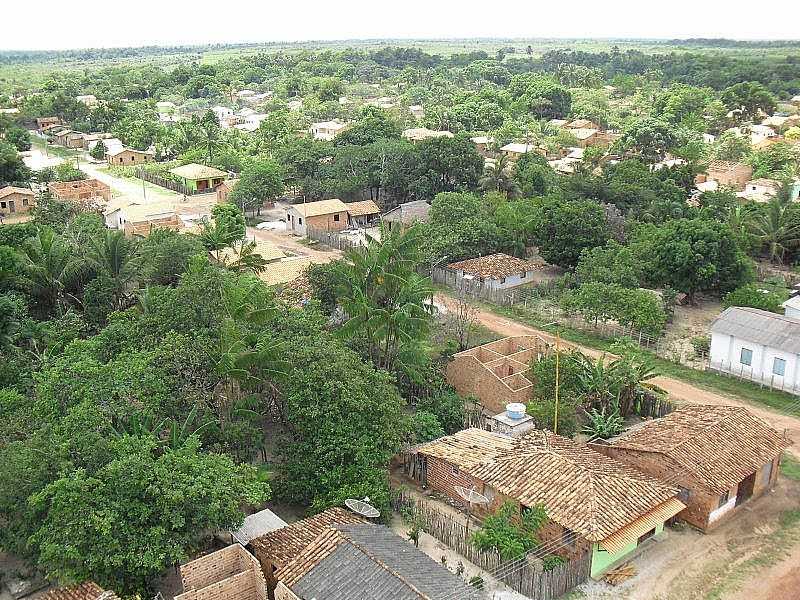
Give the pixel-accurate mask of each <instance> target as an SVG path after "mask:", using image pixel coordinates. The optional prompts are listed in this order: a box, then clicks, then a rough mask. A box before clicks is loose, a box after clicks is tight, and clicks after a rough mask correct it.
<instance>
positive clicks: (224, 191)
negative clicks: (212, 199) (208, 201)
mask: <svg viewBox="0 0 800 600" xmlns="http://www.w3.org/2000/svg"><path fill="white" fill-rule="evenodd" d="M238 182H239V180H238V179H226V180H225V181H223V182H222V183H220V184H219V185H218V186H217V202H218V203H221V202H227V201H228V196H229V195H230V193H231V192H232V191H233V188H235V187H236V184H237V183H238Z"/></svg>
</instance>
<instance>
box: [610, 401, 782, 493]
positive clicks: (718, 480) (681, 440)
mask: <svg viewBox="0 0 800 600" xmlns="http://www.w3.org/2000/svg"><path fill="white" fill-rule="evenodd" d="M609 443H610V445H611V446H613V447H615V448H628V449H632V450H639V451H642V452H655V453H659V454H665V455H667V456H669V457H670V458H672V459H673V460H675V461H676V462H677V463H678V464H679V465H680V466H681V467H683V468H684V469H686V470H687V471H688V472H690V473H692V474H694V475H695V476H697V477H698V478H700V479H701V480H702V481H704V482H705V484H706V485H707V486H708V487H709V488H710V489H711V490H712V491H713V492H715V493H722V492H724V491H725V490H728V489H730V488H731V487H732V486H733V485H735V484H737V483H738V482H740V481H741V480H742V479H744V478H745V477H747V476H748V475H750V474H751V473H753V471H756V470H758V469H760V468H761V467H763V466H764V465H765V464H766V463H767V462H769V461H771V460H772V459H774V458H775V457H776V456H777V455H779V454H780V453H781V452H782V451H783V450H784V449H785V448H786V447H787V446H788V445H789V444H788V442H787V441H786V440H785V439H784V437H783V436H782V435H781V434H780V433H778V432H777V431H775V430H774V429H772V428H771V427H770V426H769V425H767V424H766V423H765V422H764V421H762V420H761V419H759V418H758V417H756V416H754V415H753V414H751V413H750V412H749V411H748V410H747V409H745V408H741V407H737V406H705V405H686V406H683V407H681V408H679V409H677V410H675V411H673V412H671V413H669V414H668V415H667V416H665V417H662V418H660V419H654V420H652V421H648V422H646V423H644V424H643V425H642V426H641V427H638V428H636V429H633V430H631V431H629V432H627V433H624V434H622V435H620V436H618V437H616V438H614V439H612V440H610V442H609Z"/></svg>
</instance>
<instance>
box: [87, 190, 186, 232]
mask: <svg viewBox="0 0 800 600" xmlns="http://www.w3.org/2000/svg"><path fill="white" fill-rule="evenodd" d="M103 216H104V217H105V221H106V225H107V226H108V227H111V228H113V229H122V230H124V231H125V235H127V236H134V235H138V236H142V237H146V236H148V235H150V233H151V232H152V230H153V229H154V228H157V227H160V228H166V229H172V230H174V231H180V230H181V229H183V221H181V219H180V217H178V215H177V213H176V212H175V205H174V204H172V203H171V202H151V203H141V202H139V201H130V200H127V199H120V200H116V201H111V202H109V203H108V205H107V206H106V209H105V210H104V211H103Z"/></svg>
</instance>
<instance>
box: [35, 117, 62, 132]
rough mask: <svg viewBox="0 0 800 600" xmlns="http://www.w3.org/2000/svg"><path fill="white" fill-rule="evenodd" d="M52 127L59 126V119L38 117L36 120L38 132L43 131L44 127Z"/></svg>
mask: <svg viewBox="0 0 800 600" xmlns="http://www.w3.org/2000/svg"><path fill="white" fill-rule="evenodd" d="M53 125H61V119H59V118H58V117H39V118H38V119H36V128H37V129H38V130H39V131H44V129H45V127H51V126H53Z"/></svg>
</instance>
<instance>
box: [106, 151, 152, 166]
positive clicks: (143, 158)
mask: <svg viewBox="0 0 800 600" xmlns="http://www.w3.org/2000/svg"><path fill="white" fill-rule="evenodd" d="M106 160H107V161H108V164H109V165H116V166H123V165H141V164H143V163H149V162H153V160H154V154H153V153H152V152H147V151H145V150H135V149H133V148H117V149H114V150H112V151H109V152H107V153H106Z"/></svg>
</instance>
